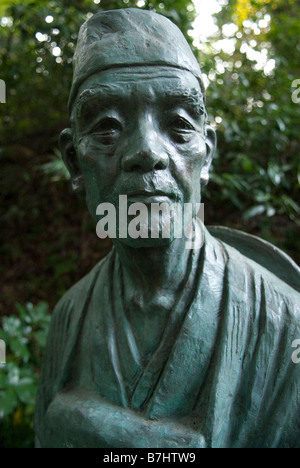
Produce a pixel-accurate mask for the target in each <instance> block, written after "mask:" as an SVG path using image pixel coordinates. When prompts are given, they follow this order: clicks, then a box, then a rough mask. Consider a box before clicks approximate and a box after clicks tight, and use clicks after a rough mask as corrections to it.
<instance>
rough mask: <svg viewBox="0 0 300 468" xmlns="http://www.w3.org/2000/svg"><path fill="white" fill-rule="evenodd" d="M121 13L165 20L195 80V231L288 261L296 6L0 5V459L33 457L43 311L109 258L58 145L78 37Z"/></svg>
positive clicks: (218, 1)
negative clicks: (263, 244)
mask: <svg viewBox="0 0 300 468" xmlns="http://www.w3.org/2000/svg"><path fill="white" fill-rule="evenodd" d="M133 6H134V7H138V8H145V9H151V10H155V11H157V12H158V13H161V14H163V15H165V16H167V17H169V18H170V19H171V20H172V21H173V22H175V23H176V24H177V25H178V26H179V27H180V29H181V30H182V31H183V32H184V34H185V36H186V37H187V39H188V41H189V42H190V44H191V46H192V48H193V50H194V52H195V54H196V55H197V57H198V59H199V62H200V64H201V67H202V70H203V73H204V74H205V82H206V85H207V103H208V112H209V118H210V122H211V124H212V125H213V126H214V127H215V128H216V129H217V133H218V152H217V155H216V158H215V162H214V167H213V173H212V175H211V182H210V184H209V185H208V187H207V189H206V191H205V198H204V201H205V220H206V224H207V225H225V226H230V227H234V228H237V229H241V230H244V231H247V232H249V233H252V234H255V235H259V236H260V237H262V238H264V239H266V240H268V241H270V242H272V243H274V244H276V245H277V246H278V247H280V248H281V249H283V250H284V251H285V252H287V253H288V254H289V255H290V256H291V257H292V258H293V259H294V260H295V261H296V262H297V263H300V253H299V252H300V236H299V233H300V229H299V227H300V216H299V215H300V198H299V186H300V159H299V152H300V132H299V129H300V92H299V93H298V94H297V89H296V88H295V87H294V88H293V85H294V86H295V80H297V79H300V21H299V18H300V3H299V0H272V1H271V0H195V1H193V0H165V1H160V0H153V1H147V0H138V1H137V0H19V1H18V0H0V79H2V80H4V81H5V83H6V103H0V161H1V171H0V184H1V186H0V200H1V203H0V206H1V212H0V223H1V230H0V235H1V244H0V255H1V263H0V272H1V294H0V339H2V340H4V341H5V343H6V347H7V363H6V364H2V365H1V364H0V447H2V448H3V447H7V448H8V447H32V446H33V440H34V436H33V414H34V402H35V394H36V388H37V383H38V377H39V372H40V368H41V362H42V356H43V353H44V348H45V343H46V337H47V331H48V327H49V321H50V317H51V312H52V310H53V307H54V305H55V303H56V302H57V301H58V299H59V298H60V297H61V296H62V295H63V294H64V292H65V291H66V290H67V289H68V288H69V287H71V286H72V285H73V284H74V283H75V282H76V281H78V280H79V279H80V278H81V277H83V276H84V275H85V274H86V273H87V272H88V271H89V270H90V269H91V268H92V267H93V266H94V265H95V264H96V263H97V262H98V261H99V259H100V258H101V257H102V256H104V255H105V254H106V253H107V252H108V251H109V249H110V242H109V241H100V240H99V239H98V238H97V237H96V232H95V226H94V224H93V222H92V221H91V220H90V217H89V214H88V212H87V209H86V207H85V201H84V200H83V199H80V198H77V197H76V196H75V195H74V194H73V193H72V190H71V187H70V181H69V180H68V174H67V172H66V170H65V168H64V166H63V163H62V161H61V156H60V153H59V150H58V136H59V133H60V131H61V130H62V129H64V128H65V127H66V126H67V125H68V113H67V100H68V94H69V89H70V84H71V79H72V56H73V53H74V48H75V45H76V40H77V34H78V30H79V27H80V26H81V24H82V23H83V22H84V21H85V20H86V19H87V18H89V17H90V16H91V15H92V14H93V13H95V12H96V11H98V10H99V9H105V10H107V9H115V8H127V7H133ZM298 88H300V82H299V84H298ZM292 93H294V98H293V99H292V96H293V94H292ZM297 101H298V102H297Z"/></svg>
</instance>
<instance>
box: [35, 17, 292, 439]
mask: <svg viewBox="0 0 300 468" xmlns="http://www.w3.org/2000/svg"><path fill="white" fill-rule="evenodd" d="M69 109H70V117H71V128H70V129H67V130H65V131H64V132H63V133H62V135H61V141H60V142H61V148H62V153H63V157H64V160H65V162H66V165H67V167H68V169H69V171H70V173H71V177H72V183H73V187H74V189H75V191H78V192H81V193H85V195H86V200H87V205H88V208H89V211H90V213H91V215H92V216H93V217H96V213H97V207H98V206H99V205H100V204H103V203H110V204H112V205H114V206H115V207H116V210H117V211H118V210H119V197H120V195H124V196H125V195H126V196H127V203H128V206H131V205H133V204H134V203H142V204H144V205H145V206H149V205H151V204H153V203H165V204H167V205H168V206H171V207H172V206H173V205H174V204H175V203H176V204H177V205H179V206H181V205H184V204H188V203H190V204H193V205H195V204H199V203H200V202H201V188H202V187H203V185H204V184H206V183H207V182H208V178H209V169H210V165H211V161H212V158H213V154H214V150H215V145H216V137H215V133H214V131H213V129H212V128H211V127H209V126H208V124H207V117H206V110H205V89H204V86H203V81H202V75H201V71H200V68H199V65H198V63H197V61H196V58H195V57H194V55H193V53H192V51H191V49H190V48H189V46H188V44H187V42H186V40H185V39H184V37H183V35H182V33H181V32H180V31H179V29H178V28H177V27H176V26H175V25H174V24H173V23H171V22H170V21H169V20H168V19H166V18H164V17H163V16H160V15H158V14H156V13H154V12H149V11H145V10H140V9H131V8H128V9H123V10H113V11H106V12H103V11H101V12H99V13H97V14H96V15H94V16H93V17H92V18H91V19H89V20H88V21H87V22H86V23H85V24H84V25H83V26H82V28H81V30H80V33H79V39H78V44H77V49H76V53H75V57H74V78H73V83H72V89H71V94H70V101H69ZM216 196H217V195H216ZM163 216H164V215H162V218H163ZM117 218H118V217H117ZM96 219H97V218H96ZM118 219H119V218H118ZM175 222H176V216H173V218H172V219H171V224H172V223H173V224H175ZM184 222H185V223H186V225H188V224H189V223H190V225H191V226H192V224H193V222H194V218H193V217H191V218H190V219H188V220H186V219H185V221H184ZM163 223H164V219H161V224H163ZM197 223H198V224H197V226H198V229H199V230H200V232H201V236H202V242H201V248H197V249H196V248H195V249H187V248H186V238H184V236H183V237H182V238H176V237H174V236H172V235H170V236H169V238H166V237H165V238H163V237H162V236H157V237H155V238H150V237H149V238H146V236H145V237H143V238H142V237H140V238H135V239H133V238H125V237H124V236H123V237H122V235H120V232H121V230H122V226H121V224H122V223H121V221H120V222H119V225H118V227H117V232H118V235H117V236H116V238H115V239H114V240H113V244H114V247H113V250H112V251H111V252H110V253H109V254H108V255H107V256H106V257H105V258H104V259H103V260H102V261H101V262H100V263H99V264H98V265H97V266H96V267H95V268H94V269H93V270H92V271H91V272H90V273H89V274H88V275H87V276H86V277H85V278H83V279H82V280H81V281H80V282H79V283H78V284H76V285H75V286H73V288H72V289H71V290H70V291H69V292H67V293H66V295H65V296H64V297H63V298H62V299H61V301H60V302H59V304H58V305H57V307H56V309H55V311H54V315H53V319H52V325H51V329H50V333H49V338H48V345H47V350H46V356H45V361H44V368H43V372H42V376H41V381H40V387H39V392H38V398H37V410H36V439H37V442H36V444H37V446H38V447H50V448H51V447H103V448H114V447H119V448H122V447H124V448H130V447H133V448H138V447H143V448H170V447H186V448H211V447H212V448H214V447H217V448H222V447H232V448H243V447H293V448H296V447H298V448H300V411H299V410H300V367H299V366H297V365H296V364H295V363H294V362H293V360H292V353H293V348H292V343H293V342H294V340H296V339H299V338H300V281H299V279H300V271H299V267H298V266H297V265H296V264H295V263H293V261H292V260H291V259H290V258H289V257H287V256H286V255H285V254H284V253H283V252H281V251H279V250H278V249H277V248H276V247H274V246H272V245H270V244H268V243H266V242H264V241H262V240H260V239H258V238H255V237H252V236H249V235H247V234H243V233H240V232H238V231H234V230H231V229H226V228H211V229H207V228H206V227H204V225H203V224H202V223H201V222H199V221H198V220H197ZM172 232H173V231H172Z"/></svg>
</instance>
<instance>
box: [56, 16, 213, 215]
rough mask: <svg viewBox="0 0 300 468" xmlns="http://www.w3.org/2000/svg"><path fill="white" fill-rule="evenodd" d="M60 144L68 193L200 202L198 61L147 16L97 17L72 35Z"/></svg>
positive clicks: (203, 173) (208, 132)
mask: <svg viewBox="0 0 300 468" xmlns="http://www.w3.org/2000/svg"><path fill="white" fill-rule="evenodd" d="M69 110H70V117H71V128H70V129H66V130H64V131H63V132H62V134H61V138H60V144H61V148H62V153H63V157H64V161H65V163H66V165H67V167H68V169H69V171H70V173H71V177H72V184H73V188H74V189H75V191H77V192H81V193H85V194H86V199H87V204H88V208H89V211H90V213H91V215H92V216H93V217H95V216H96V209H97V206H98V205H99V204H101V203H112V204H114V205H115V206H116V205H117V204H118V199H119V196H120V195H127V196H128V200H129V201H131V202H144V203H146V204H147V203H153V202H163V201H166V202H168V203H170V204H172V203H175V202H176V203H181V204H183V203H200V200H201V187H202V186H203V185H204V184H206V183H207V182H208V178H209V168H210V165H211V162H212V158H213V154H214V150H215V144H216V137H215V132H214V131H213V129H212V128H211V127H209V126H208V125H207V114H206V109H205V88H204V84H203V79H202V74H201V70H200V67H199V65H198V62H197V60H196V58H195V56H194V55H193V53H192V51H191V49H190V47H189V45H188V43H187V41H186V39H185V38H184V36H183V34H182V33H181V31H180V30H179V29H178V28H177V26H175V25H174V24H173V23H172V22H171V21H169V20H168V19H166V18H165V17H163V16H161V15H158V14H156V13H154V12H150V11H145V10H141V9H134V8H127V9H123V10H112V11H104V12H102V11H101V12H99V13H98V14H96V15H94V16H93V17H92V18H91V19H90V20H88V21H87V22H86V23H85V24H84V25H83V26H82V27H81V29H80V33H79V38H78V44H77V48H76V52H75V56H74V77H73V82H72V88H71V93H70V99H69Z"/></svg>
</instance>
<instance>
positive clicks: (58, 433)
mask: <svg viewBox="0 0 300 468" xmlns="http://www.w3.org/2000/svg"><path fill="white" fill-rule="evenodd" d="M292 269H293V267H292ZM192 273H193V274H192ZM294 273H295V274H294V277H293V278H292V279H291V282H290V284H288V282H286V281H284V280H283V279H282V277H281V278H280V277H278V276H276V275H275V273H274V271H269V270H268V269H267V268H265V267H264V266H262V265H261V264H259V262H257V261H254V260H252V259H250V258H248V257H246V256H245V255H243V254H242V253H241V252H239V251H238V250H237V249H235V248H234V247H232V246H231V245H229V244H227V243H226V242H224V240H222V241H221V240H218V239H217V238H215V237H213V236H212V235H211V234H210V233H209V232H208V231H207V230H206V229H205V241H204V245H203V248H202V249H201V251H200V254H199V255H197V254H193V255H191V259H190V264H189V268H188V271H187V273H186V276H187V277H186V283H185V284H186V287H185V288H183V291H182V293H181V294H180V295H179V297H178V299H177V303H176V305H175V306H174V310H172V312H171V314H170V317H169V320H168V323H167V325H166V327H165V329H164V331H163V336H162V339H161V342H160V345H159V347H158V348H157V349H156V350H155V351H154V352H153V355H152V356H151V358H150V360H149V362H147V363H146V364H145V363H144V362H143V360H142V358H141V355H140V351H139V348H138V342H137V340H136V337H135V335H134V330H133V327H132V325H131V323H130V320H129V316H128V314H127V312H126V310H125V308H124V305H123V300H122V298H123V297H124V293H123V288H124V281H123V278H122V274H123V273H122V266H121V264H120V261H119V258H118V255H117V253H116V251H115V250H113V251H112V252H111V253H110V254H109V255H108V256H106V257H105V259H103V260H102V261H101V262H100V263H99V264H98V265H97V266H96V267H95V268H94V269H93V270H92V271H91V272H90V273H89V275H87V276H86V277H85V278H84V279H82V280H81V281H80V282H79V283H78V284H76V285H75V286H73V288H72V289H71V290H70V291H69V292H68V293H67V294H66V295H65V296H64V297H63V298H62V299H61V301H60V302H59V303H58V305H57V307H56V309H55V311H54V315H53V319H52V325H51V329H50V333H49V338H48V345H47V350H46V356H45V362H44V368H43V372H42V376H41V382H40V387H39V392H38V399H37V410H36V436H37V446H41V447H108V448H114V447H124V448H130V447H133V448H138V447H144V448H169V447H170V448H171V447H174V448H175V447H177V448H178V447H184V448H185V447H186V448H191V447H193V448H246V447H247V448H254V447H261V448H269V447H274V448H275V447H287V448H288V447H291V448H300V364H298V365H297V364H295V363H294V362H293V360H292V354H293V352H294V349H293V348H292V344H293V342H294V340H296V339H300V293H299V288H297V287H294V285H295V284H297V281H299V278H300V276H299V270H298V269H297V267H296V266H295V268H294ZM191 277H192V278H193V282H191V281H190V280H189V279H190V278H191ZM298 284H299V283H298ZM299 286H300V284H299Z"/></svg>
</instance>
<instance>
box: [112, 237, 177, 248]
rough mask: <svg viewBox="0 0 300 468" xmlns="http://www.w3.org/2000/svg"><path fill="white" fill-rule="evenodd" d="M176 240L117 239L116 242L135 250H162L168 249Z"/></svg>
mask: <svg viewBox="0 0 300 468" xmlns="http://www.w3.org/2000/svg"><path fill="white" fill-rule="evenodd" d="M173 241H174V239H151V238H149V239H141V238H139V239H130V238H128V239H117V240H116V242H117V243H119V244H123V245H126V246H128V247H131V248H133V249H141V248H155V247H157V248H160V247H168V246H170V245H171V244H172V242H173Z"/></svg>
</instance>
